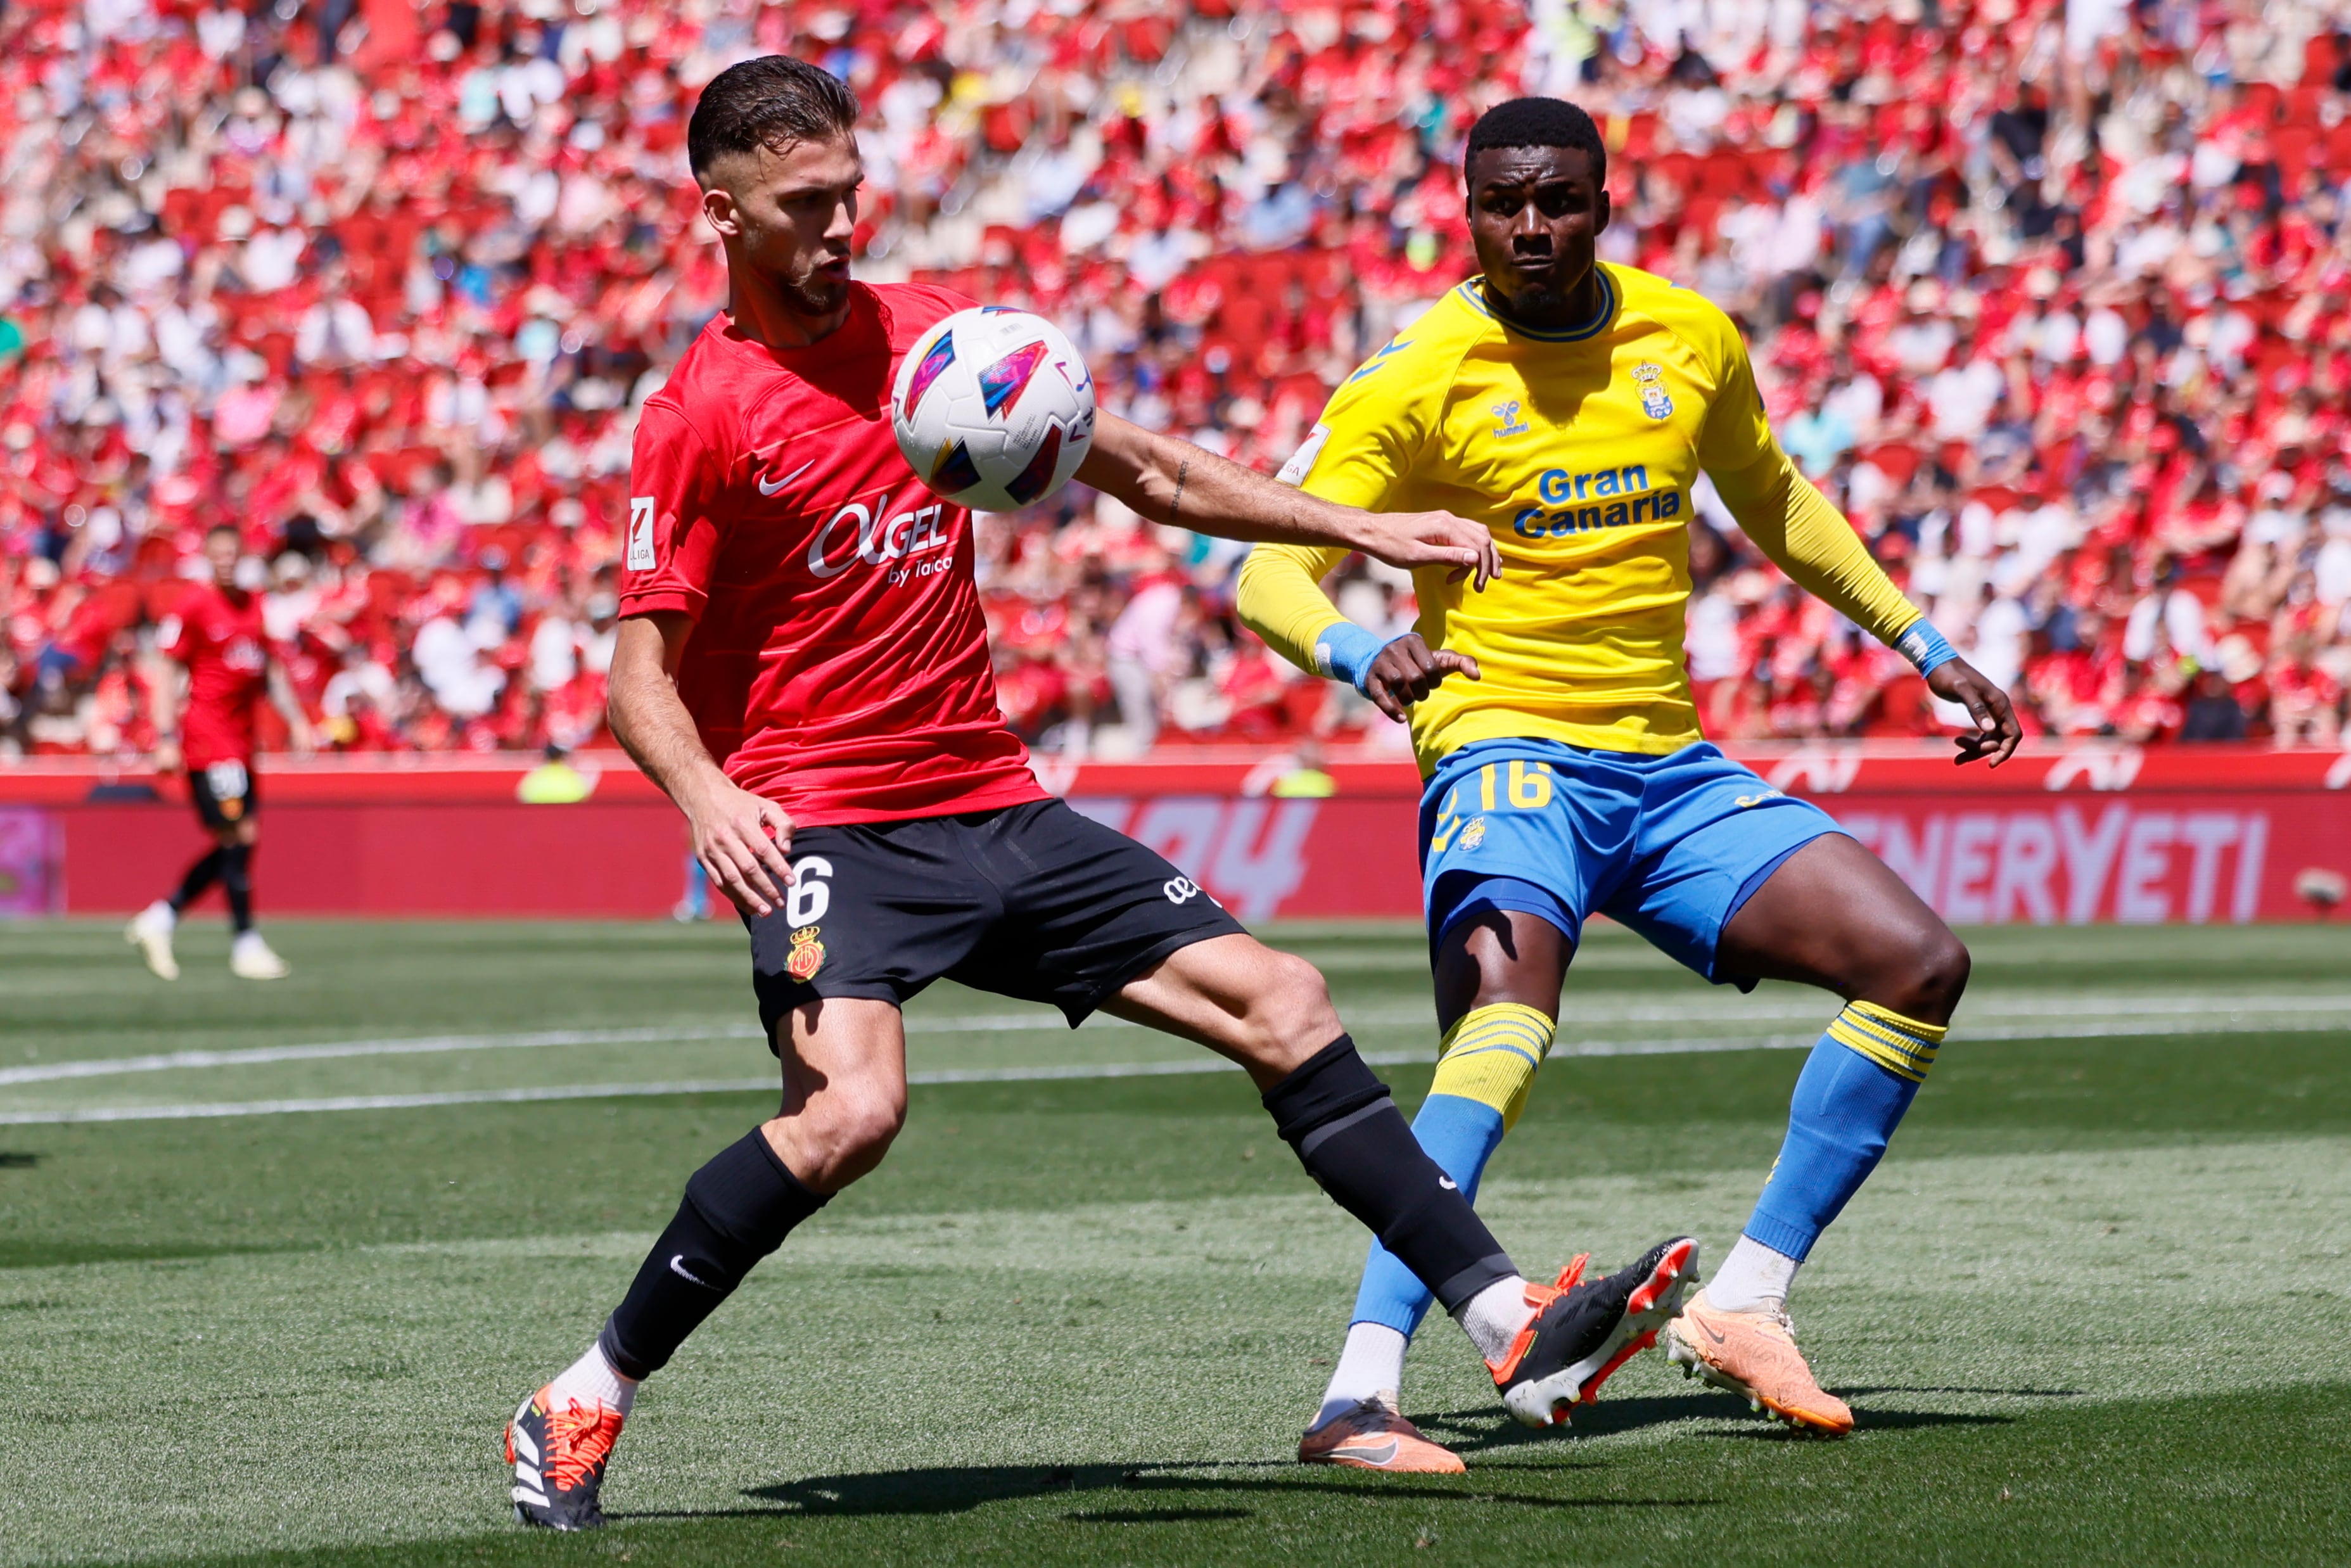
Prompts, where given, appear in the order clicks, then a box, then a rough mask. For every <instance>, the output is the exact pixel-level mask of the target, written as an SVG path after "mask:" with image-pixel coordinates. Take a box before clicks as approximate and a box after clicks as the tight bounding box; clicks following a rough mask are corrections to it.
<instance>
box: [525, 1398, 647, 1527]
mask: <svg viewBox="0 0 2351 1568" xmlns="http://www.w3.org/2000/svg"><path fill="white" fill-rule="evenodd" d="M621 1419H622V1417H621V1413H620V1412H619V1411H618V1410H615V1409H613V1408H612V1407H611V1406H610V1405H607V1404H605V1403H604V1402H603V1401H601V1400H597V1401H595V1402H594V1403H592V1404H587V1405H583V1404H581V1403H580V1401H579V1400H577V1399H567V1400H565V1401H563V1407H562V1408H561V1409H557V1408H556V1407H555V1400H554V1397H553V1396H551V1395H550V1394H549V1392H548V1391H547V1390H546V1389H544V1388H542V1389H540V1390H539V1391H538V1393H536V1394H534V1395H532V1396H530V1397H529V1398H528V1399H526V1400H524V1401H523V1402H522V1408H521V1409H519V1410H517V1411H516V1412H515V1417H514V1419H513V1420H512V1421H509V1422H507V1463H508V1464H510V1465H512V1466H513V1467H514V1488H513V1491H512V1494H511V1495H512V1496H513V1498H514V1511H515V1518H517V1520H519V1521H522V1522H523V1523H525V1524H531V1525H538V1526H539V1527H541V1528H543V1529H547V1530H595V1529H598V1528H600V1527H601V1525H602V1524H603V1522H604V1511H603V1509H602V1508H601V1507H600V1506H599V1505H598V1502H597V1496H598V1494H599V1493H600V1492H601V1491H602V1490H603V1487H604V1461H605V1460H606V1459H608V1458H611V1453H612V1442H613V1439H615V1438H617V1437H620V1435H621Z"/></svg>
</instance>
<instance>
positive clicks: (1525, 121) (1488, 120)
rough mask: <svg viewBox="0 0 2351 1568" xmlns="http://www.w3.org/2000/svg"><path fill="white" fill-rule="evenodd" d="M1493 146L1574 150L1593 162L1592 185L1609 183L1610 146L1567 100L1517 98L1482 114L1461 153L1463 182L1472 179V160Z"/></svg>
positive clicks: (1598, 130) (1590, 120) (1596, 128)
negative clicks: (1470, 167)
mask: <svg viewBox="0 0 2351 1568" xmlns="http://www.w3.org/2000/svg"><path fill="white" fill-rule="evenodd" d="M1489 147H1573V148H1576V149H1579V150H1580V151H1582V152H1584V153H1585V154H1587V155H1588V156H1589V157H1590V158H1591V159H1592V183H1593V184H1594V185H1605V184H1607V183H1608V144H1607V143H1606V142H1604V141H1602V140H1601V139H1600V127H1598V126H1596V125H1594V124H1593V123H1592V116H1590V115H1588V114H1586V113H1584V112H1583V110H1580V109H1578V108H1576V107H1575V105H1573V104H1572V103H1570V102H1568V101H1567V100H1566V99H1563V98H1514V99H1510V101H1508V102H1507V103H1498V104H1496V105H1495V106H1494V107H1493V108H1491V109H1489V110H1487V111H1486V112H1485V113H1483V114H1481V115H1479V117H1478V123H1477V124H1475V125H1473V126H1471V127H1470V128H1469V145H1468V148H1467V149H1466V150H1465V151H1464V152H1462V154H1461V176H1462V178H1463V179H1465V180H1466V179H1468V177H1469V160H1471V159H1472V158H1475V157H1476V156H1478V154H1479V153H1480V152H1485V151H1486V150H1487V149H1488V148H1489Z"/></svg>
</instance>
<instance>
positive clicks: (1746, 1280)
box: [1706, 1236, 1803, 1312]
mask: <svg viewBox="0 0 2351 1568" xmlns="http://www.w3.org/2000/svg"><path fill="white" fill-rule="evenodd" d="M1802 1267H1803V1265H1802V1263H1799V1262H1798V1261H1796V1260H1794V1259H1793V1258H1791V1257H1789V1256H1788V1255H1787V1254H1786V1253H1784V1252H1774V1251H1772V1250H1771V1249H1770V1248H1769V1247H1766V1246H1764V1245H1763V1243H1761V1241H1758V1240H1756V1239H1754V1238H1753V1237H1751V1236H1741V1237H1740V1239H1739V1244H1738V1245H1737V1246H1735V1247H1733V1248H1732V1249H1730V1256H1729V1257H1728V1258H1725V1259H1724V1260H1722V1267H1721V1268H1719V1269H1717V1270H1715V1271H1714V1278H1713V1279H1711V1280H1708V1281H1707V1282H1706V1301H1707V1304H1708V1306H1711V1307H1719V1308H1720V1309H1721V1310H1722V1311H1724V1312H1780V1311H1782V1310H1783V1309H1784V1308H1785V1307H1786V1306H1787V1303H1788V1287H1789V1286H1791V1285H1792V1284H1794V1283H1795V1282H1796V1270H1799V1269H1801V1268H1802Z"/></svg>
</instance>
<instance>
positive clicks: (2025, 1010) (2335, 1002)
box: [0, 995, 2351, 1087]
mask: <svg viewBox="0 0 2351 1568" xmlns="http://www.w3.org/2000/svg"><path fill="white" fill-rule="evenodd" d="M2061 1002H2062V1004H2063V1005H2064V1008H2065V1009H2066V1010H2067V1011H2068V1012H2071V1013H2073V1014H2074V1015H2076V1016H2079V1015H2081V1014H2083V1013H2090V1014H2105V1015H2108V1016H2111V1017H2122V1018H2130V1017H2137V1016H2140V1015H2147V1014H2161V1015H2164V1016H2165V1017H2166V1018H2168V1019H2174V1020H2177V1019H2182V1018H2189V1017H2194V1018H2210V1017H2226V1018H2230V1019H2235V1018H2237V1017H2238V1016H2240V1015H2241V1014H2245V1013H2253V1014H2262V1013H2289V1014H2291V1013H2299V1012H2321V1013H2326V1014H2331V1015H2336V1016H2339V1017H2341V1018H2343V1019H2351V996H2310V997H2214V996H2209V995H2206V996H2193V995H2191V996H2186V997H2172V998H2166V997H2069V998H2043V997H2034V996H2023V997H1988V998H1983V999H1982V1000H1980V1001H1975V1002H1970V1003H1969V1004H1968V1014H1969V1016H1970V1018H1981V1017H1984V1016H1986V1015H1988V1014H1989V1015H1992V1016H2006V1017H2014V1016H2019V1015H2031V1014H2034V1013H2039V1012H2043V1011H2046V1010H2048V1009H2050V1008H2051V1007H2052V1006H2053V1005H2054V1004H2057V1003H2061ZM1565 1011H1566V1012H1567V1015H1568V1022H1569V1024H1570V1025H1571V1026H1574V1025H1586V1026H1588V1025H1592V1024H1601V1023H1687V1024H1711V1025H1715V1026H1717V1027H1720V1028H1732V1029H1735V1028H1740V1027H1744V1026H1747V1025H1751V1024H1754V1023H1757V1022H1764V1021H1770V1020H1774V1019H1813V1018H1819V1017H1822V1016H1823V1008H1822V1006H1821V1004H1820V1003H1819V1002H1817V1001H1813V1000H1806V1001H1802V1002H1777V1001H1770V1000H1765V1001H1748V1002H1745V1003H1730V1002H1725V1003H1723V1004H1722V1005H1720V1006H1719V1007H1717V1006H1708V1007H1703V1008H1694V1007H1690V1006H1687V1005H1677V1004H1672V1003H1663V1004H1660V1003H1634V1004H1630V1005H1626V1006H1620V1007H1578V1006H1576V1005H1574V1000H1573V996H1572V995H1571V997H1570V998H1568V1002H1567V1006H1566V1008H1565ZM1346 1021H1347V1022H1349V1023H1351V1024H1353V1025H1355V1026H1357V1027H1359V1028H1403V1027H1409V1026H1412V1025H1416V1024H1426V1025H1428V1026H1429V1028H1430V1029H1431V1030H1432V1031H1433V1030H1434V1029H1435V1027H1436V1025H1435V1014H1434V1013H1433V1011H1432V1010H1431V1009H1427V1008H1421V1007H1415V1008H1408V1009H1400V1008H1360V1009H1352V1010H1350V1011H1349V1012H1348V1013H1347V1015H1346ZM1087 1027H1089V1028H1102V1029H1136V1028H1140V1027H1142V1026H1140V1025H1137V1024H1133V1023H1129V1022H1127V1021H1126V1020H1124V1019H1114V1018H1110V1017H1107V1016H1105V1015H1102V1014H1097V1015H1095V1017H1094V1018H1092V1019H1089V1020H1088V1024H1087ZM2294 1027H2300V1026H2294ZM2311 1027H2316V1028H2326V1027H2331V1026H2329V1025H2327V1024H2325V1023H2321V1024H2318V1025H2314V1026H2311ZM2346 1027H2351V1025H2346ZM906 1032H907V1034H908V1035H910V1036H921V1035H932V1034H1002V1033H1016V1034H1018V1033H1030V1032H1035V1033H1054V1034H1059V1033H1062V1032H1065V1030H1064V1025H1063V1023H1062V1020H1061V1019H1059V1018H1058V1017H1056V1016H1055V1015H1053V1014H1051V1013H982V1014H974V1015H971V1016H967V1017H964V1018H947V1019H925V1018H910V1019H907V1020H906ZM2077 1032H2078V1026H2063V1025H2053V1026H2048V1027H2037V1026H2036V1027H2035V1028H2033V1029H2032V1030H2029V1031H2028V1032H2025V1033H2021V1034H2020V1033H2018V1032H2016V1031H2014V1030H1980V1029H1972V1028H1968V1027H1965V1026H1962V1028H1961V1030H1960V1034H1959V1038H1961V1039H1971V1040H2055V1039H2061V1038H2071V1037H2073V1036H2074V1034H2075V1033H2077ZM2100 1032H2104V1031H2100ZM2115 1032H2121V1033H2147V1034H2178V1033H2182V1032H2187V1033H2195V1032H2198V1030H2197V1029H2196V1028H2194V1027H2187V1028H2182V1027H2178V1026H2175V1027H2170V1028H2147V1029H2137V1028H2133V1029H2129V1030H2120V1031H2115ZM2214 1032H2227V1031H2225V1030H2220V1031H2214ZM760 1038H761V1036H760V1033H759V1030H758V1029H757V1028H755V1027H753V1026H752V1025H750V1024H747V1023H733V1024H723V1023H722V1024H708V1025H703V1026H700V1027H697V1028H693V1029H667V1028H664V1029H602V1030H598V1029H577V1030H535V1031H526V1032H523V1033H517V1034H449V1035H433V1036H426V1037H422V1038H410V1039H402V1040H328V1041H322V1042H319V1043H317V1044H308V1045H262V1046H251V1047H246V1048H241V1049H238V1050H235V1051H162V1052H157V1053H155V1054H152V1055H147V1056H117V1057H95V1058H89V1059H85V1060H81V1061H44V1062H34V1063H26V1064H24V1065H21V1066H16V1067H0V1087H6V1086H8V1085H11V1084H17V1083H56V1082H65V1081H68V1080H71V1079H78V1078H113V1077H118V1076H120V1075H122V1074H126V1073H137V1072H172V1071H193V1070H202V1069H208V1068H221V1067H258V1066H266V1065H268V1064H269V1063H272V1062H279V1061H338V1060H342V1059H346V1058H351V1057H370V1056H429V1055H438V1054H442V1053H444V1052H456V1051H529V1050H541V1049H546V1048H549V1047H556V1046H567V1045H660V1044H672V1045H674V1044H680V1043H684V1042H688V1041H695V1040H758V1039H760ZM1805 1038H1806V1040H1807V1041H1808V1042H1809V1040H1810V1039H1811V1038H1812V1037H1810V1036H1807V1037H1805ZM1614 1043H1615V1044H1616V1045H1617V1050H1616V1051H1614V1054H1617V1055H1638V1054H1643V1053H1644V1048H1645V1047H1646V1046H1648V1045H1650V1044H1654V1043H1655V1042H1645V1041H1622V1042H1614ZM1746 1043H1747V1044H1749V1045H1752V1044H1754V1043H1755V1042H1754V1041H1752V1040H1749V1041H1747V1042H1746ZM1554 1050H1555V1051H1556V1052H1557V1053H1559V1054H1565V1055H1576V1054H1586V1055H1589V1054H1607V1053H1605V1052H1578V1051H1574V1050H1573V1049H1572V1048H1571V1046H1570V1045H1569V1044H1567V1043H1565V1042H1562V1044H1561V1045H1559V1046H1558V1047H1555V1048H1554ZM940 1082H949V1081H948V1080H941V1081H940ZM958 1082H959V1081H958Z"/></svg>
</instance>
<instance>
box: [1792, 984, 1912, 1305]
mask: <svg viewBox="0 0 2351 1568" xmlns="http://www.w3.org/2000/svg"><path fill="white" fill-rule="evenodd" d="M1945 1032H1946V1030H1944V1029H1943V1028H1941V1027H1939V1026H1938V1025H1935V1024H1930V1023H1920V1022H1919V1021H1918V1020H1917V1019H1909V1018H1904V1017H1903V1016H1902V1015H1901V1014H1900V1013H1897V1012H1896V1011H1894V1010H1893V1009H1890V1008H1881V1007H1879V1006H1877V1005H1876V1003H1874V1002H1851V1003H1848V1004H1847V1005H1846V1007H1845V1009H1844V1011H1843V1012H1841V1013H1839V1014H1837V1016H1836V1017H1835V1019H1833V1020H1832V1021H1831V1022H1830V1024H1829V1027H1828V1032H1826V1033H1825V1034H1823V1035H1822V1036H1821V1042H1820V1043H1819V1044H1818V1045H1816V1046H1814V1047H1813V1054H1812V1056H1811V1057H1810V1058H1809V1059H1808V1060H1807V1061H1805V1063H1804V1071H1802V1073H1800V1074H1798V1075H1797V1078H1796V1092H1795V1094H1794V1096H1793V1098H1792V1100H1791V1101H1790V1103H1789V1105H1788V1135H1787V1139H1786V1141H1785V1142H1783V1143H1782V1145H1780V1157H1779V1159H1778V1160H1777V1161H1776V1162H1774V1164H1773V1165H1772V1166H1771V1177H1770V1178H1769V1179H1768V1180H1767V1181H1765V1183H1764V1184H1763V1196H1762V1197H1761V1198H1760V1199H1758V1200H1757V1201H1756V1205H1755V1212H1754V1214H1753V1215H1752V1216H1751V1217H1750V1218H1749V1219H1748V1221H1747V1234H1748V1235H1749V1236H1750V1237H1751V1238H1753V1239H1755V1240H1756V1241H1759V1242H1761V1244H1762V1245H1764V1246H1766V1247H1769V1248H1770V1249H1771V1250H1772V1251H1774V1252H1777V1253H1780V1254H1781V1255H1782V1256H1783V1257H1788V1258H1793V1259H1796V1260H1799V1261H1802V1259H1803V1258H1804V1256H1805V1254H1806V1253H1808V1252H1810V1251H1811V1250H1812V1248H1813V1242H1814V1241H1815V1240H1817V1239H1819V1237H1820V1234H1821V1232H1822V1231H1823V1229H1825V1228H1827V1227H1828V1223H1829V1221H1831V1220H1833V1219H1834V1218H1836V1217H1837V1214H1838V1212H1839V1211H1840V1210H1842V1209H1843V1208H1844V1206H1845V1204H1846V1202H1847V1200H1849V1199H1850V1198H1851V1197H1853V1195H1854V1194H1855V1193H1856V1192H1858V1191H1860V1190H1861V1184H1862V1183H1863V1182H1865V1181H1866V1180H1867V1179H1868V1178H1869V1173H1870V1172H1871V1171H1873V1170H1875V1169H1876V1168H1877V1162H1878V1160H1879V1159H1880V1158H1881V1157H1883V1156H1884V1155H1885V1153H1886V1140H1887V1139H1889V1138H1891V1137H1892V1136H1893V1135H1894V1129H1895V1128H1896V1126H1898V1125H1900V1124H1901V1121H1902V1115H1903V1113H1904V1112H1906V1111H1907V1110H1909V1109H1910V1102H1911V1100H1912V1098H1913V1097H1915V1096H1916V1095H1917V1092H1918V1085H1919V1084H1921V1083H1923V1082H1926V1078H1927V1072H1928V1069H1930V1068H1932V1067H1933V1066H1934V1065H1935V1053H1936V1052H1937V1051H1938V1050H1940V1049H1941V1047H1942V1043H1943V1036H1944V1034H1945Z"/></svg>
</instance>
